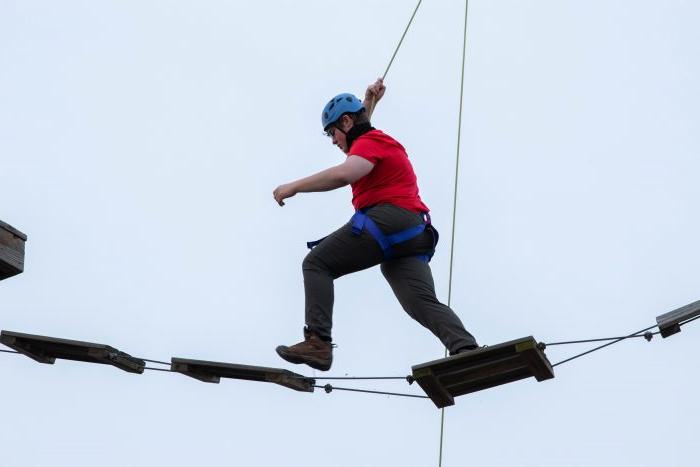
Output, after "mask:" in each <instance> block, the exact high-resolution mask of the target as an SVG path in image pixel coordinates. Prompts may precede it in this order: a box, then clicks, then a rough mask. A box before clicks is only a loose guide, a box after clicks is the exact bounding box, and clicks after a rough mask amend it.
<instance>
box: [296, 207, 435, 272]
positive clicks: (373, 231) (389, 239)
mask: <svg viewBox="0 0 700 467" xmlns="http://www.w3.org/2000/svg"><path fill="white" fill-rule="evenodd" d="M372 207H374V206H370V207H367V208H364V209H360V210H358V211H356V212H355V214H353V216H352V217H351V218H350V225H351V226H352V234H353V235H354V236H356V237H359V236H360V235H362V232H363V231H365V230H366V231H367V232H368V233H369V234H370V235H371V236H372V238H374V240H375V241H376V242H377V244H378V245H379V247H380V248H381V249H382V254H383V255H384V261H388V260H390V259H392V258H394V251H393V247H394V245H398V244H399V243H403V242H407V241H409V240H411V239H412V238H416V237H417V236H418V235H420V234H422V233H423V232H425V231H426V230H427V231H428V232H430V233H431V235H432V236H433V247H432V249H431V250H430V251H429V252H428V253H421V254H418V255H413V256H414V257H416V258H418V259H420V260H421V261H423V262H424V263H429V262H430V260H431V259H432V258H433V255H434V254H435V247H436V246H437V243H438V239H439V238H440V234H439V233H438V231H437V229H436V228H435V227H433V225H432V223H431V221H430V214H428V213H427V212H424V213H421V216H422V217H423V222H422V223H420V224H419V225H416V226H413V227H409V228H408V229H405V230H401V231H399V232H395V233H393V234H388V235H387V234H385V233H384V232H382V229H380V228H379V226H378V225H377V223H376V222H374V221H373V220H372V218H371V217H369V216H368V215H367V211H369V210H370V209H371V208H372ZM326 238H328V236H326V237H323V238H321V239H319V240H315V241H313V242H306V246H307V248H308V249H309V250H312V249H314V247H316V246H317V245H318V244H319V243H321V242H322V241H324V240H325V239H326Z"/></svg>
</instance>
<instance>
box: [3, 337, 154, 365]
mask: <svg viewBox="0 0 700 467" xmlns="http://www.w3.org/2000/svg"><path fill="white" fill-rule="evenodd" d="M0 342H2V343H3V344H5V345H6V346H8V347H11V348H13V349H15V350H16V351H17V352H19V353H21V354H24V355H26V356H27V357H29V358H31V359H33V360H36V361H37V362H39V363H48V364H53V363H54V362H55V361H56V359H57V358H59V359H64V360H76V361H81V362H88V363H101V364H105V365H112V366H115V367H117V368H119V369H121V370H124V371H128V372H129V373H139V374H141V373H143V370H144V367H145V366H146V363H145V362H144V361H143V360H141V359H138V358H134V357H132V356H131V355H129V354H127V353H124V352H121V351H119V350H117V349H115V348H114V347H110V346H108V345H103V344H93V343H91V342H80V341H72V340H68V339H58V338H55V337H46V336H35V335H32V334H22V333H19V332H12V331H1V332H0Z"/></svg>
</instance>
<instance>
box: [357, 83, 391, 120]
mask: <svg viewBox="0 0 700 467" xmlns="http://www.w3.org/2000/svg"><path fill="white" fill-rule="evenodd" d="M385 91H386V86H384V79H383V78H377V81H375V82H374V83H373V84H370V85H369V86H367V91H365V100H364V101H363V102H362V103H363V104H364V105H365V112H367V118H369V119H371V118H372V113H374V108H375V107H376V106H377V103H378V102H379V100H380V99H381V98H382V97H383V96H384V92H385Z"/></svg>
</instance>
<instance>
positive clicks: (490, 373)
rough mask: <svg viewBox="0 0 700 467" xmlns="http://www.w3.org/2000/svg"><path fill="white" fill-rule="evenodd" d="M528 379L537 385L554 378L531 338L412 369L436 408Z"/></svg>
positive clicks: (443, 359)
mask: <svg viewBox="0 0 700 467" xmlns="http://www.w3.org/2000/svg"><path fill="white" fill-rule="evenodd" d="M530 376H534V377H535V378H537V381H543V380H546V379H550V378H554V371H553V369H552V365H551V364H550V363H549V360H547V357H546V356H545V354H544V352H543V351H541V350H540V349H538V348H537V342H536V341H535V339H534V338H533V337H532V336H530V337H523V338H522V339H516V340H513V341H510V342H504V343H503V344H498V345H494V346H490V347H484V348H480V349H477V350H474V351H471V352H465V353H462V354H458V355H455V356H453V357H447V358H442V359H440V360H434V361H432V362H427V363H423V364H420V365H415V366H414V367H413V377H414V378H415V380H416V381H417V382H418V384H419V385H420V387H421V388H423V390H424V391H425V393H426V394H427V395H428V397H430V399H432V401H433V402H434V403H435V405H436V406H437V407H438V408H442V407H446V406H448V405H454V398H455V397H457V396H461V395H464V394H469V393H472V392H476V391H481V390H482V389H488V388H491V387H494V386H499V385H501V384H506V383H510V382H513V381H517V380H520V379H524V378H529V377H530Z"/></svg>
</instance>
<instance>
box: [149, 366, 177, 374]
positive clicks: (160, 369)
mask: <svg viewBox="0 0 700 467" xmlns="http://www.w3.org/2000/svg"><path fill="white" fill-rule="evenodd" d="M143 369H144V370H151V371H166V372H168V373H175V372H174V371H173V370H171V369H170V368H154V367H152V366H145V367H143Z"/></svg>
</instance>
